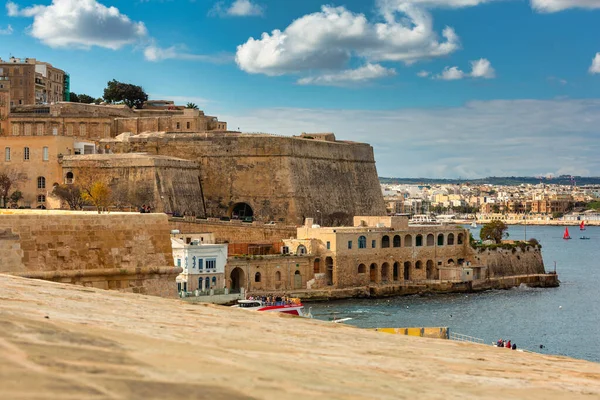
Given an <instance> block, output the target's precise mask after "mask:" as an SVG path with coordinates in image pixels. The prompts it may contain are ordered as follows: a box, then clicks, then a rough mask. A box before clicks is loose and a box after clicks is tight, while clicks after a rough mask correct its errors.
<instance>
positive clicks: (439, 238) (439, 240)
mask: <svg viewBox="0 0 600 400" xmlns="http://www.w3.org/2000/svg"><path fill="white" fill-rule="evenodd" d="M443 245H444V234H443V233H440V234H439V235H438V246H443Z"/></svg>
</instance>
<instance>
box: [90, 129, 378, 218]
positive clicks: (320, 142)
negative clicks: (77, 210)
mask: <svg viewBox="0 0 600 400" xmlns="http://www.w3.org/2000/svg"><path fill="white" fill-rule="evenodd" d="M100 147H101V148H102V149H105V148H108V149H110V152H114V153H129V152H146V153H150V154H159V155H168V156H174V157H180V158H184V159H187V160H194V161H197V162H198V163H199V164H200V174H201V176H202V187H203V190H204V197H205V199H206V208H207V214H208V216H212V217H229V218H238V219H245V218H251V219H257V220H259V221H265V222H266V221H276V222H284V223H290V224H302V223H303V221H304V219H305V218H306V217H308V216H317V218H318V221H319V222H323V223H324V224H327V225H339V224H350V223H351V222H352V216H353V215H385V205H384V202H383V196H382V194H381V189H380V187H379V180H378V177H377V169H376V167H375V159H374V156H373V148H372V147H371V146H369V145H368V144H365V143H355V142H346V141H338V140H335V136H334V135H333V134H327V135H308V134H307V135H304V136H301V137H287V136H275V135H266V134H242V133H238V132H226V133H218V132H204V133H189V134H188V133H183V134H172V133H164V132H163V133H148V134H141V135H134V136H130V135H127V134H125V135H120V136H118V137H116V138H114V139H104V140H102V141H101V146H100Z"/></svg>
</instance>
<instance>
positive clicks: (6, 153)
mask: <svg viewBox="0 0 600 400" xmlns="http://www.w3.org/2000/svg"><path fill="white" fill-rule="evenodd" d="M4 161H10V147H7V148H5V149H4Z"/></svg>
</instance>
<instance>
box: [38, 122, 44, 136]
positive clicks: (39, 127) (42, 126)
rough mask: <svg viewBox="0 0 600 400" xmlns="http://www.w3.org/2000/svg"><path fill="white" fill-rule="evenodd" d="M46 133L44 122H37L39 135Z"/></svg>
mask: <svg viewBox="0 0 600 400" xmlns="http://www.w3.org/2000/svg"><path fill="white" fill-rule="evenodd" d="M43 134H44V124H37V135H38V136H42V135H43Z"/></svg>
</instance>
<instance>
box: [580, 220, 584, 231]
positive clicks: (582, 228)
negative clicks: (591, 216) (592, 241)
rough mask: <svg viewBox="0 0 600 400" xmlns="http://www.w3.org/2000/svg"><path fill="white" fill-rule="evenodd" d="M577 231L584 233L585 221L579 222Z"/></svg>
mask: <svg viewBox="0 0 600 400" xmlns="http://www.w3.org/2000/svg"><path fill="white" fill-rule="evenodd" d="M579 230H580V231H585V221H581V223H580V224H579Z"/></svg>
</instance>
